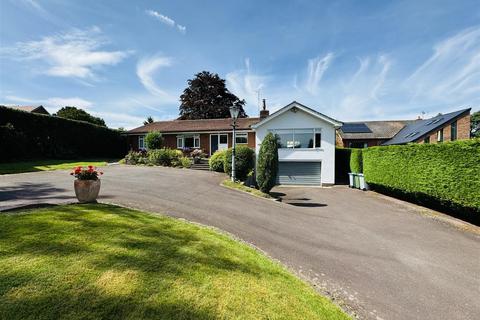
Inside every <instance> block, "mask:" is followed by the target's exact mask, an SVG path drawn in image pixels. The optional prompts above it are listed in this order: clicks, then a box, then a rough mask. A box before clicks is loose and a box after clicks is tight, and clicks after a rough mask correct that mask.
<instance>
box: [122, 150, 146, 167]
mask: <svg viewBox="0 0 480 320" xmlns="http://www.w3.org/2000/svg"><path fill="white" fill-rule="evenodd" d="M125 163H126V164H133V165H135V164H147V163H148V156H147V152H146V151H144V150H141V151H133V150H131V151H130V152H129V153H128V154H127V155H126V156H125Z"/></svg>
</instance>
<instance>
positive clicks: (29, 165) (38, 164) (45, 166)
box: [0, 160, 107, 174]
mask: <svg viewBox="0 0 480 320" xmlns="http://www.w3.org/2000/svg"><path fill="white" fill-rule="evenodd" d="M88 165H92V166H96V167H100V166H105V165H107V161H106V160H82V161H79V160H36V161H21V162H8V163H0V174H9V173H22V172H34V171H47V170H65V169H72V168H73V167H76V166H88Z"/></svg>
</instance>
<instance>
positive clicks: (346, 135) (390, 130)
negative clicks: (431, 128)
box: [339, 120, 414, 139]
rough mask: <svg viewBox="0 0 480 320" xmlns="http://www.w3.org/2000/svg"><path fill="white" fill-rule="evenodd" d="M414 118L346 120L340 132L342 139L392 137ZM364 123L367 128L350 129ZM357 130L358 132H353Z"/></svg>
mask: <svg viewBox="0 0 480 320" xmlns="http://www.w3.org/2000/svg"><path fill="white" fill-rule="evenodd" d="M412 121H414V120H389V121H363V122H345V123H344V125H343V126H342V127H341V128H340V130H339V134H340V136H341V137H342V139H391V138H393V137H394V136H395V135H396V134H397V133H398V132H399V131H400V130H402V128H403V127H405V125H407V124H408V123H410V122H412ZM361 124H364V125H365V126H366V127H367V128H368V131H367V130H361V131H362V132H358V131H360V130H350V129H352V128H355V129H356V128H357V127H360V125H361ZM352 131H356V132H352Z"/></svg>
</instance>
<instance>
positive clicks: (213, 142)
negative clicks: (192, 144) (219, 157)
mask: <svg viewBox="0 0 480 320" xmlns="http://www.w3.org/2000/svg"><path fill="white" fill-rule="evenodd" d="M227 148H228V134H226V133H222V134H211V135H210V155H212V154H214V153H215V151H217V150H224V149H227Z"/></svg>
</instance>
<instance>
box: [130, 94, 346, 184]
mask: <svg viewBox="0 0 480 320" xmlns="http://www.w3.org/2000/svg"><path fill="white" fill-rule="evenodd" d="M341 125H342V123H341V122H339V121H336V120H334V119H332V118H329V117H327V116H326V115H323V114H321V113H319V112H317V111H315V110H313V109H311V108H308V107H306V106H304V105H302V104H300V103H298V102H295V101H294V102H292V103H290V104H288V105H287V106H285V107H283V108H281V109H280V110H278V111H276V112H275V113H273V114H272V115H269V112H268V110H267V109H266V106H265V103H264V106H263V110H261V111H260V117H258V118H241V119H238V120H237V128H236V134H235V136H236V143H237V144H244V145H248V146H249V147H251V148H253V149H255V151H256V153H257V154H258V151H259V149H260V145H261V143H262V140H263V138H264V137H265V135H266V134H267V133H268V132H273V133H276V134H278V136H279V138H280V148H279V151H278V154H279V161H280V163H279V175H278V179H277V180H278V183H279V184H305V185H321V184H324V185H325V184H333V183H334V181H335V130H336V129H337V128H339V127H340V126H341ZM151 131H159V132H161V133H162V136H163V138H164V142H163V143H164V146H165V147H167V148H178V149H183V148H190V149H202V150H203V151H204V152H205V153H206V154H207V155H212V154H213V153H214V152H215V151H217V150H222V149H226V148H229V147H231V146H232V127H231V119H230V118H227V119H204V120H172V121H159V122H153V123H150V124H147V125H144V126H141V127H138V128H135V129H133V130H130V131H128V132H127V133H126V134H127V136H128V143H129V146H130V149H133V150H139V149H145V147H146V146H145V135H146V134H147V133H148V132H151Z"/></svg>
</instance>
